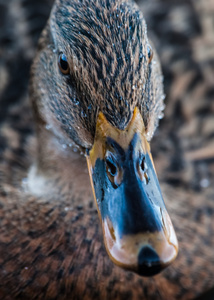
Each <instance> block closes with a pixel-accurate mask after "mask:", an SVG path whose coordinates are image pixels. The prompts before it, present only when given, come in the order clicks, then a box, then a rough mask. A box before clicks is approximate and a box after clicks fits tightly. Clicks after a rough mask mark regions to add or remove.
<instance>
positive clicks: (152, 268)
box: [138, 246, 164, 276]
mask: <svg viewBox="0 0 214 300" xmlns="http://www.w3.org/2000/svg"><path fill="white" fill-rule="evenodd" d="M162 269H164V265H163V264H162V263H161V261H160V258H159V256H158V254H157V253H156V251H155V250H154V249H153V248H151V247H150V246H144V247H143V248H142V249H141V250H140V253H139V255H138V273H139V274H140V275H142V276H153V275H156V274H158V273H159V272H160V271H161V270H162Z"/></svg>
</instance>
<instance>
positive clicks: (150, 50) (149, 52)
mask: <svg viewBox="0 0 214 300" xmlns="http://www.w3.org/2000/svg"><path fill="white" fill-rule="evenodd" d="M147 56H148V60H149V61H148V63H149V64H150V62H151V61H152V58H153V50H152V47H151V46H150V45H148V46H147Z"/></svg>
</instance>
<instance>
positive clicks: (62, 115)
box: [31, 0, 178, 276]
mask: <svg viewBox="0 0 214 300" xmlns="http://www.w3.org/2000/svg"><path fill="white" fill-rule="evenodd" d="M31 98H32V102H33V107H34V112H35V116H36V121H37V128H40V130H41V128H43V129H42V130H45V129H44V128H45V126H46V128H47V126H48V127H49V130H50V132H51V134H52V135H53V136H54V137H56V138H57V139H60V140H63V141H64V143H66V144H70V143H71V144H72V143H75V144H76V145H77V146H78V147H79V148H80V149H81V150H82V151H84V152H85V154H86V158H87V163H88V169H89V174H90V178H91V185H92V189H93V192H94V198H95V202H96V205H97V210H98V213H99V217H100V221H101V225H102V230H103V236H104V243H105V246H106V250H107V252H108V254H109V256H110V258H111V259H112V261H113V262H114V263H115V264H117V265H119V266H120V267H122V268H125V269H129V270H132V271H134V272H136V273H138V274H140V275H144V276H152V275H155V274H157V273H159V272H160V271H161V270H162V269H164V268H165V267H166V266H168V265H169V264H170V263H171V262H172V261H173V260H174V259H175V257H176V255H177V252H178V243H177V239H176V235H175V232H174V229H173V226H172V223H171V220H170V218H169V215H168V213H167V210H166V207H165V205H164V202H163V198H162V195H161V191H160V187H159V183H158V179H157V176H156V172H155V168H154V165H153V160H152V156H151V152H150V145H149V142H150V140H151V138H152V136H153V133H154V130H155V128H156V127H157V125H158V120H159V118H161V116H162V110H163V108H164V105H163V99H164V97H163V84H162V74H161V70H160V66H159V62H158V58H157V55H156V52H155V50H152V48H151V45H150V43H149V40H148V38H147V31H146V24H145V20H144V18H143V15H142V13H141V12H140V11H139V9H138V7H137V6H136V4H134V3H133V2H132V1H113V0H105V1H89V0H83V1H78V0H75V1H67V0H57V1H56V2H55V4H54V7H53V9H52V12H51V16H50V19H49V21H48V23H47V26H46V28H45V29H44V31H43V33H42V36H41V38H40V42H39V48H38V52H37V56H36V58H35V60H34V64H33V67H32V76H31ZM38 132H39V130H38ZM40 147H42V145H40ZM71 151H72V150H71Z"/></svg>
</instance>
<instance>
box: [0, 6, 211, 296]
mask: <svg viewBox="0 0 214 300" xmlns="http://www.w3.org/2000/svg"><path fill="white" fill-rule="evenodd" d="M137 3H138V5H139V6H140V8H141V10H142V12H143V14H144V17H145V19H146V21H147V25H148V35H149V37H150V39H151V40H152V42H153V43H154V45H155V46H156V49H157V52H158V53H159V56H160V61H161V64H162V69H163V74H164V83H165V94H166V99H165V104H166V109H165V116H164V119H163V120H161V121H160V126H159V128H158V129H157V131H156V134H155V136H154V138H153V140H152V146H151V147H152V152H153V155H154V159H155V166H156V169H157V173H158V177H159V180H160V184H161V187H162V189H163V192H164V194H165V195H166V204H167V207H168V208H169V211H170V212H171V217H172V220H173V223H174V224H175V228H176V230H177V232H178V239H179V241H180V248H181V254H179V255H181V256H182V255H183V256H184V255H186V256H185V257H186V258H185V259H184V260H183V261H181V260H180V261H178V268H179V269H180V270H181V269H182V267H186V266H188V268H189V270H191V273H190V274H189V275H188V274H186V275H185V276H186V277H185V276H184V278H188V276H189V277H194V276H193V273H194V274H196V275H195V276H198V280H199V279H200V280H204V290H207V289H210V288H212V286H214V203H213V202H214V188H213V187H214V0H179V1H175V0H149V1H141V0H138V1H137ZM52 4H53V1H50V0H7V1H6V0H0V130H1V132H0V155H1V154H2V153H3V154H4V155H5V153H6V150H7V155H6V156H5V157H7V159H8V162H9V164H11V165H12V164H13V163H14V160H15V158H14V153H15V155H17V157H18V156H20V155H21V153H22V152H23V144H24V141H25V140H26V139H27V137H28V136H30V135H31V133H32V132H33V123H32V117H31V109H30V106H29V103H28V96H27V95H28V81H29V70H30V65H31V62H32V59H33V57H34V55H35V51H36V45H37V41H38V38H39V35H40V33H41V30H42V29H43V27H44V25H45V23H46V21H47V18H48V16H49V13H50V9H51V6H52ZM20 112H22V113H20ZM14 132H18V133H21V134H22V136H23V141H22V142H20V141H19V142H16V134H15V133H14ZM13 137H14V138H13ZM9 139H10V140H13V142H12V143H10V145H9V144H8V143H7V140H9ZM8 147H9V148H8ZM0 157H1V159H2V162H3V159H4V156H0ZM2 157H3V158H2ZM172 199H173V202H172V201H171V200H172ZM189 220H191V222H190V223H189ZM188 241H189V243H190V244H189V245H188V246H187V242H188ZM211 249H213V251H212V250H211ZM188 253H190V254H188ZM194 254H196V256H195V257H194V256H193V255H194ZM197 260H199V261H200V263H199V265H200V266H201V269H200V268H199V269H200V271H199V273H200V274H199V273H198V274H199V275H197V270H198V269H197V270H196V268H194V265H195V262H198V261H197ZM197 266H198V264H197ZM175 269H176V264H175ZM201 270H202V271H203V272H202V271H201ZM181 273H182V271H181ZM173 274H174V273H173V271H172V272H171V278H172V280H174V282H176V281H178V280H181V282H180V283H181V284H182V285H183V286H184V287H185V288H186V289H187V290H188V289H189V288H190V285H191V283H192V282H191V283H188V281H185V282H182V279H180V278H179V279H178V277H176V275H173ZM173 276H174V277H173ZM183 280H184V279H183ZM185 280H186V279H185ZM195 282H197V280H196V281H195ZM188 284H189V285H188ZM196 289H197V288H196ZM187 298H188V297H187ZM187 298H182V299H187ZM190 298H191V297H190ZM190 298H188V299H190ZM178 299H180V298H179V297H178ZM198 299H199V298H198ZM200 299H214V294H212V290H211V291H210V292H209V293H208V294H206V295H204V296H203V298H200Z"/></svg>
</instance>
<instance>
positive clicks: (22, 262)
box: [0, 0, 214, 300]
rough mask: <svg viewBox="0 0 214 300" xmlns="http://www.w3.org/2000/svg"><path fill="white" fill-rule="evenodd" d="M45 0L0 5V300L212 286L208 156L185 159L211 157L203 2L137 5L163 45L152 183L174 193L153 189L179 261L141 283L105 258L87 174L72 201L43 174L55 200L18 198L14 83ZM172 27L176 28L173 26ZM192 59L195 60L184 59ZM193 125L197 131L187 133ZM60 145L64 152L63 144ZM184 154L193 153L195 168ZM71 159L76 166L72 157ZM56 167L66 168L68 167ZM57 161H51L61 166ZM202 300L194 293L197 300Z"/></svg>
mask: <svg viewBox="0 0 214 300" xmlns="http://www.w3.org/2000/svg"><path fill="white" fill-rule="evenodd" d="M23 2H24V1H23ZM44 2H45V1H43V3H39V2H38V1H36V2H35V3H34V2H32V3H34V6H33V4H32V7H31V5H30V4H28V3H30V2H28V3H27V2H24V3H22V2H21V1H19V0H17V1H16V2H12V3H11V2H9V1H8V2H7V4H6V3H3V4H1V7H3V8H4V7H6V9H2V10H0V12H1V13H2V12H3V13H2V15H4V12H5V15H4V18H2V19H1V22H2V23H3V24H6V25H5V28H4V31H3V32H2V33H1V36H0V39H1V47H2V45H4V49H6V51H7V56H6V58H5V62H6V63H2V62H1V64H0V71H1V79H2V78H3V79H4V80H1V81H0V89H1V90H0V92H1V98H0V102H1V118H0V124H1V131H0V138H1V142H0V180H1V182H0V216H1V220H0V222H1V233H0V258H1V262H0V264H1V268H0V279H1V280H0V298H1V299H7V300H8V299H9V300H14V299H67V300H68V299H81V300H82V299H118V300H119V299H120V300H121V299H149V300H151V299H154V300H156V299H164V300H165V299H170V300H172V299H173V300H174V299H185V300H187V299H194V298H195V297H197V296H198V295H200V294H201V293H203V292H205V291H206V290H207V289H208V288H211V287H212V286H213V285H214V281H213V265H214V260H213V247H214V241H213V236H214V235H213V232H214V223H213V220H214V218H213V216H214V205H213V188H212V183H213V177H212V175H213V160H212V157H213V156H212V155H210V156H209V157H210V159H209V160H207V161H206V160H205V159H200V153H198V152H197V151H196V152H194V149H199V152H200V150H201V149H203V145H204V142H205V143H207V147H208V149H210V148H209V143H208V142H209V141H211V139H210V137H212V126H211V127H210V126H209V124H210V122H209V118H208V117H207V116H208V115H209V114H211V113H210V112H212V107H213V105H212V102H211V99H212V95H213V83H212V82H211V81H209V80H208V78H210V79H211V78H213V77H212V76H211V77H210V76H209V75H210V74H212V72H211V67H212V63H211V59H212V56H211V55H210V56H209V55H207V53H208V50H210V49H211V47H210V45H211V46H212V45H213V44H212V39H211V38H209V39H207V33H208V32H207V29H209V26H208V25H207V24H208V23H207V19H209V18H208V17H209V16H210V19H212V18H213V10H212V7H210V5H211V3H210V2H208V1H207V2H206V1H204V0H202V1H197V3H196V2H192V3H191V5H190V4H189V1H182V4H180V3H179V2H176V3H175V2H173V3H172V2H171V1H165V0H164V1H151V2H150V3H148V2H147V3H146V7H148V14H147V18H148V19H149V21H150V22H151V23H152V24H153V25H154V24H156V22H157V20H158V24H159V23H160V25H157V26H158V29H156V31H157V35H158V38H159V43H160V45H162V47H160V50H162V51H160V52H161V57H162V61H163V62H164V69H165V76H166V79H167V80H166V83H168V82H169V81H170V82H171V81H173V82H172V84H171V85H170V86H171V88H170V89H169V87H168V91H169V95H170V97H169V98H170V102H169V103H168V104H169V105H168V109H167V111H166V115H167V118H166V120H165V121H164V123H162V130H161V131H160V132H159V137H156V140H155V141H154V143H153V151H155V153H156V163H157V169H158V173H159V174H160V176H161V181H162V182H163V181H168V182H170V184H174V186H173V187H170V186H169V184H162V188H163V189H164V193H165V194H166V204H167V207H168V209H169V211H170V214H171V216H172V219H173V223H174V225H175V228H176V232H177V234H178V239H179V243H180V254H179V256H178V258H177V260H176V261H175V263H174V264H173V265H172V266H171V267H169V268H168V269H167V270H166V271H164V272H163V273H162V274H161V275H158V276H156V277H154V278H153V279H142V278H140V277H138V276H137V275H134V274H133V273H130V272H124V271H123V270H120V269H119V268H117V267H115V266H114V265H113V264H112V263H111V262H110V260H109V258H108V257H107V255H106V252H105V249H104V246H103V244H102V236H101V232H100V226H99V223H98V217H97V213H96V211H95V209H94V207H93V202H92V195H90V194H89V193H88V191H89V189H88V191H87V192H86V193H84V192H82V191H83V189H84V187H85V188H86V190H87V183H86V181H83V178H86V175H85V176H84V174H83V175H82V176H83V177H81V178H80V184H79V186H78V188H80V194H78V193H77V194H76V196H75V197H74V195H73V193H72V194H71V193H70V191H71V189H70V188H71V186H69V187H68V186H67V187H66V185H65V186H64V185H63V184H62V182H63V178H62V176H61V173H60V172H58V173H57V172H56V173H55V174H53V173H52V172H51V175H52V176H53V175H55V177H56V178H57V181H56V182H54V184H55V185H56V183H57V185H58V186H60V188H58V187H56V190H57V193H50V194H49V196H47V195H46V196H43V197H39V198H38V197H35V196H32V195H30V194H28V193H27V192H26V191H25V186H26V184H27V179H26V177H27V173H28V169H29V168H30V166H31V165H32V163H33V161H35V156H36V155H35V154H36V153H37V147H36V141H35V136H34V134H33V128H34V126H33V121H32V118H31V113H30V107H29V103H28V101H27V100H26V84H23V86H24V88H23V87H20V85H19V82H20V81H21V82H22V83H23V82H26V77H27V76H26V75H23V74H22V76H20V70H23V69H24V70H25V73H27V70H28V67H29V61H30V58H31V57H32V48H33V47H32V45H33V43H34V40H33V38H32V37H31V35H33V37H34V38H35V35H34V30H36V29H35V28H37V26H38V27H39V26H41V25H40V24H41V20H43V19H44V16H43V13H44V14H46V15H47V11H46V9H47V8H46V6H45V4H44ZM15 3H16V5H15V6H14V4H15ZM38 3H39V4H38ZM28 5H29V6H28ZM37 5H38V6H37ZM39 5H44V6H45V9H43V6H42V9H40V6H39ZM34 7H35V8H37V9H35V8H34ZM193 8H194V9H193ZM197 8H198V9H199V10H198V11H197ZM202 8H203V9H202ZM144 11H145V10H144ZM31 14H32V15H34V16H40V17H41V18H39V22H38V23H37V22H36V21H35V23H34V21H32V22H29V20H28V18H29V15H31ZM144 14H145V12H144ZM17 15H18V16H20V19H19V20H20V22H23V25H24V28H25V29H26V31H22V30H20V28H23V27H21V26H20V27H19V26H15V28H12V29H11V26H12V24H15V25H18V24H19V20H17ZM145 15H146V14H145ZM149 16H151V18H149ZM185 16H187V17H188V18H185ZM199 17H200V18H199ZM177 19H178V20H180V21H181V22H180V23H179V24H181V26H178V28H177V27H176V20H177ZM189 20H190V23H189V22H188V21H189ZM189 24H190V25H189ZM202 24H203V26H204V27H203V26H202ZM210 24H211V23H210ZM202 27H203V30H202ZM38 30H39V29H37V31H36V34H38ZM210 32H212V31H210ZM16 39H17V40H18V42H17V43H16V41H17V40H16ZM188 41H189V42H188ZM198 42H199V43H198ZM164 43H165V44H164ZM14 44H15V46H16V47H14ZM195 45H196V46H197V47H196V46H195ZM12 46H13V47H12ZM28 46H29V47H28ZM11 49H13V51H12V52H10V51H11ZM29 49H30V51H29ZM189 49H191V51H190V50H189ZM1 50H2V48H1ZM3 52H4V51H3ZM195 52H197V54H198V55H193V53H195ZM1 53H2V51H1ZM190 53H191V54H190ZM210 53H211V52H210ZM184 54H185V55H186V56H185V57H184V56H183V55H184ZM201 62H203V63H201ZM204 62H205V63H204ZM22 89H23V90H22ZM200 116H202V118H201V117H200ZM204 116H206V118H204ZM210 117H212V115H210ZM210 120H211V121H212V119H210ZM195 123H197V124H198V123H199V126H193V125H194V124H195ZM192 124H193V125H192ZM41 125H42V126H45V124H43V123H41ZM211 125H212V122H211ZM47 128H49V127H47ZM210 128H211V129H210ZM187 129H188V130H187ZM48 132H49V131H48ZM169 135H170V136H171V138H172V139H169ZM188 142H189V144H188ZM59 144H60V145H59V146H60V147H61V148H62V149H64V148H66V146H65V144H64V141H60V143H59ZM29 145H31V146H29ZM63 145H64V148H63ZM154 146H155V147H154ZM200 147H201V148H200ZM61 148H60V149H61ZM67 148H68V147H67ZM67 148H66V149H67ZM66 149H64V150H63V151H64V152H63V151H61V154H62V153H66V152H67V151H68V149H67V150H66ZM69 153H70V151H69ZM192 153H193V154H194V153H195V154H197V155H195V157H196V160H195V158H194V155H192ZM186 154H188V155H189V156H190V157H191V159H190V160H188V159H186ZM76 158H77V161H78V165H79V156H76ZM63 161H64V165H63V166H66V163H67V162H68V160H67V159H63ZM63 161H62V160H61V161H56V160H55V163H56V164H57V163H59V166H61V167H62V164H63ZM82 161H83V159H82ZM208 166H209V167H210V168H209V169H208ZM85 168H86V166H85V165H84V164H83V169H84V170H86V169H85ZM208 170H209V172H208ZM58 171H59V170H58ZM61 171H62V170H61ZM80 171H81V170H80ZM207 172H208V173H207ZM80 173H82V172H80ZM74 175H76V174H74ZM66 176H67V177H69V176H70V174H69V173H68V174H66ZM203 176H207V178H208V179H209V180H210V184H211V187H208V188H202V187H201V186H200V185H199V180H201V179H203V178H204V177H203ZM67 177H66V178H67ZM72 179H74V180H75V178H72ZM78 179H79V178H77V182H78ZM81 180H82V181H81ZM83 182H84V184H83ZM39 192H44V191H39ZM59 199H60V200H59ZM205 297H206V296H203V295H202V298H201V299H207V298H205ZM210 299H212V296H211V297H210Z"/></svg>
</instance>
